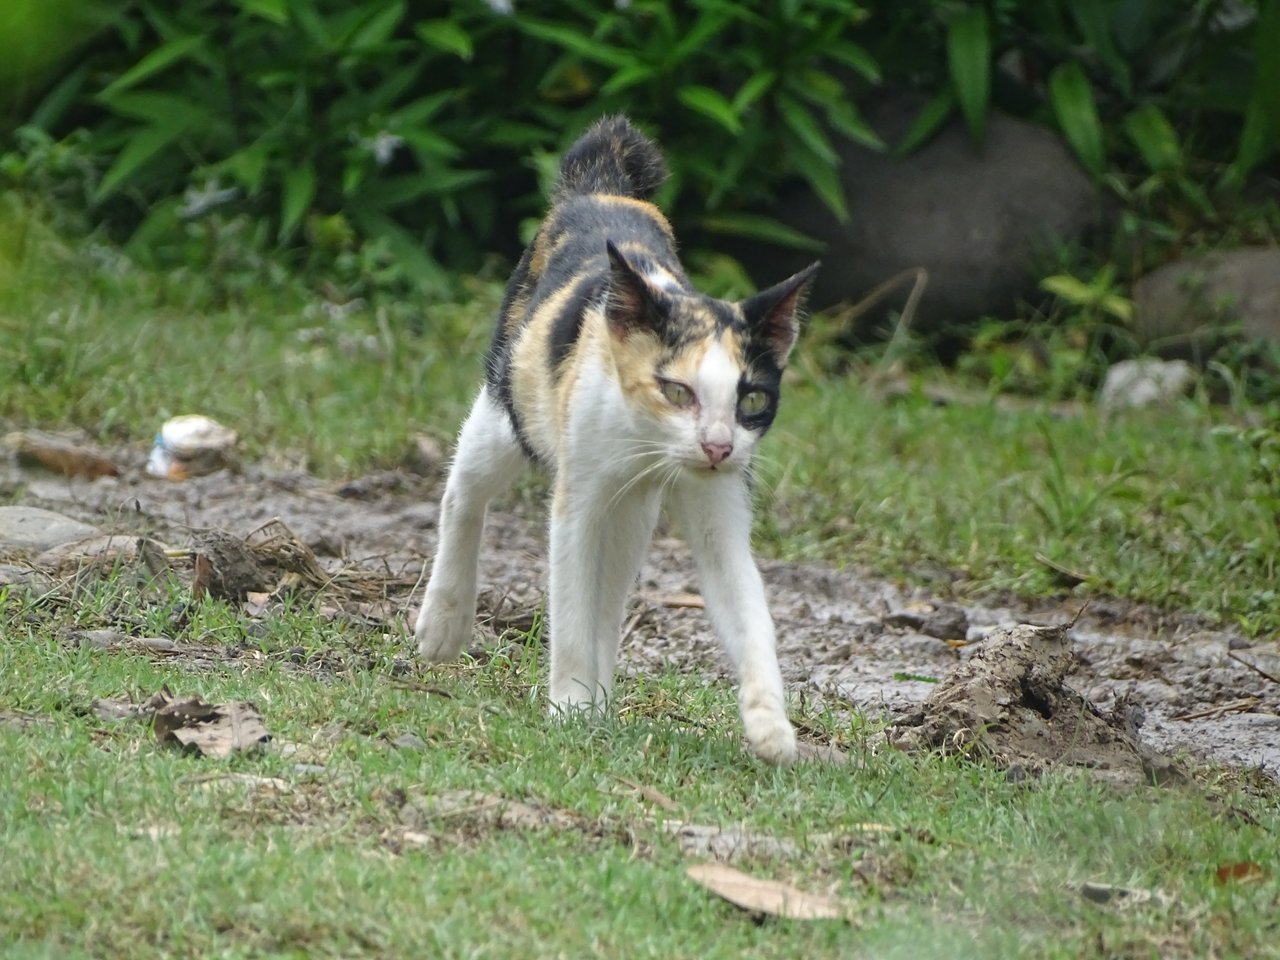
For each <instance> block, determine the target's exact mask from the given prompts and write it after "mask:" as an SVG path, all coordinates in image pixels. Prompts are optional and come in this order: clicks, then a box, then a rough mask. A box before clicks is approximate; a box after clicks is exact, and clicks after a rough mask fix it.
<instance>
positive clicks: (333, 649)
mask: <svg viewBox="0 0 1280 960" xmlns="http://www.w3.org/2000/svg"><path fill="white" fill-rule="evenodd" d="M96 589H98V590H99V591H101V593H100V595H99V596H98V597H96V598H94V599H95V601H96V606H97V607H98V608H106V607H113V608H115V609H129V608H131V607H132V606H133V605H142V604H146V603H151V602H155V600H156V598H154V597H151V598H147V597H144V596H143V595H141V594H138V593H137V592H136V589H135V588H126V587H123V586H121V585H118V584H105V585H101V586H99V587H98V588H96ZM0 617H3V619H4V621H5V622H6V623H7V624H8V630H9V642H7V643H6V644H5V645H4V647H3V648H2V650H0V704H4V706H5V710H6V713H7V716H6V719H5V720H3V721H0V782H3V783H4V784H5V786H4V787H3V789H0V805H2V806H3V809H4V816H3V818H0V824H2V826H0V830H2V831H3V846H4V850H5V852H6V869H5V872H4V876H3V878H0V917H3V918H4V919H3V921H2V922H0V942H3V943H4V944H5V949H4V952H5V955H6V956H19V957H26V956H30V957H36V956H50V957H52V956H59V957H61V956H130V957H151V956H155V957H161V956H202V957H250V956H252V957H290V956H313V957H350V956H403V955H409V954H410V953H418V954H422V953H427V954H430V955H433V956H445V957H489V956H492V957H502V956H511V955H520V956H584V955H606V956H628V957H648V956H654V957H738V956H744V955H747V956H760V957H792V956H800V955H803V956H815V957H821V956H875V957H886V956H888V957H916V956H922V955H928V954H930V953H941V954H943V955H946V956H955V957H966V956H972V957H998V956H1034V957H1079V956H1162V957H1168V956H1205V955H1219V956H1277V955H1280V952H1278V951H1277V950H1276V946H1275V944H1276V943H1277V942H1280V941H1277V933H1280V930H1278V929H1277V922H1276V917H1277V912H1276V909H1275V908H1276V902H1277V898H1278V897H1280V851H1278V849H1277V847H1276V844H1275V842H1274V829H1275V826H1276V823H1277V813H1280V809H1278V805H1277V799H1276V797H1275V796H1274V795H1273V796H1272V797H1271V798H1270V799H1266V798H1265V797H1263V796H1259V795H1253V794H1249V793H1245V792H1241V791H1239V790H1238V789H1237V787H1238V785H1237V784H1233V782H1232V781H1231V780H1230V779H1223V780H1216V781H1215V780H1212V779H1209V780H1205V781H1204V782H1202V783H1201V784H1199V785H1198V786H1195V787H1188V788H1185V789H1180V790H1174V789H1166V790H1158V791H1157V790H1142V791H1139V792H1136V793H1133V794H1131V795H1128V796H1122V795H1117V794H1115V793H1113V792H1110V791H1108V790H1106V789H1104V788H1102V787H1099V786H1098V785H1096V784H1094V783H1091V782H1090V781H1089V780H1087V779H1086V778H1084V777H1079V776H1073V777H1052V778H1048V779H1045V780H1043V781H1039V782H1032V783H1026V784H1021V785H1013V784H1011V783H1009V782H1008V781H1007V780H1006V779H1005V778H1004V777H1003V776H1002V775H1001V774H1000V773H999V772H998V771H995V770H993V769H989V768H985V767H982V766H979V765H974V764H970V763H967V762H963V761H959V760H956V759H954V758H951V759H942V758H938V757H931V756H923V757H912V756H907V755H904V754H900V753H897V752H895V751H892V750H885V749H877V748H875V747H874V739H873V734H874V731H872V730H869V729H868V728H867V727H866V726H865V725H864V724H863V723H862V722H861V721H860V720H858V719H857V718H856V717H851V716H849V715H845V714H841V713H837V712H822V713H811V714H810V715H809V716H806V717H803V718H802V719H803V720H804V722H805V723H806V724H807V725H808V726H809V727H810V728H813V729H816V730H819V731H822V733H823V735H824V736H828V737H831V738H833V739H834V741H835V742H837V743H838V744H840V745H842V746H843V748H844V749H845V750H846V751H847V752H848V753H849V754H850V756H851V757H852V763H851V764H850V765H849V766H845V767H840V766H833V765H826V764H808V765H802V766H799V767H795V768H791V769H786V770H777V769H771V768H768V767H766V766H764V765H763V764H761V763H759V762H758V761H756V760H754V759H753V758H751V757H750V756H749V755H748V754H746V753H745V751H744V750H743V748H742V745H741V743H740V741H739V737H738V734H737V724H736V718H735V707H734V702H733V694H732V690H730V689H728V688H727V687H723V686H714V687H708V686H706V685H704V684H703V683H701V682H700V681H698V680H696V679H691V678H687V677H681V676H675V675H672V676H666V677H660V678H656V679H654V678H648V679H643V680H641V679H631V680H624V681H623V683H622V686H621V688H620V699H619V704H618V715H617V717H615V718H614V719H610V720H606V721H596V722H587V721H580V722H574V723H560V722H555V721H552V720H550V719H549V718H548V717H547V716H546V715H545V712H544V708H543V706H542V702H541V699H540V697H539V696H538V694H537V691H538V688H539V686H540V684H542V683H543V682H545V671H544V664H543V662H542V661H543V658H542V657H541V656H540V653H541V651H540V649H539V647H538V646H537V645H536V643H535V644H534V645H532V646H530V647H526V648H524V649H525V651H526V652H525V655H524V656H521V657H518V658H514V659H513V658H511V657H508V656H503V655H499V656H496V657H494V658H492V659H491V660H489V661H488V662H487V663H478V662H474V661H467V662H463V663H460V664H455V665H451V666H446V667H439V668H435V669H433V670H431V671H423V672H422V673H421V675H417V676H410V677H407V678H406V677H405V676H404V675H403V672H402V670H401V669H398V667H397V664H398V661H397V654H398V653H399V652H400V646H399V645H398V644H396V643H394V642H390V641H388V639H386V638H384V637H383V636H382V635H380V634H363V635H353V634H352V633H351V632H350V630H346V631H342V630H337V629H335V628H334V627H333V626H332V625H331V624H328V623H327V622H325V621H323V620H322V619H321V618H319V617H316V616H315V615H313V614H308V613H306V612H299V613H297V614H295V615H294V617H295V626H296V627H297V628H298V633H299V634H300V635H301V636H303V637H305V638H306V639H305V641H304V645H305V647H306V652H307V658H308V659H313V658H314V657H315V656H316V655H318V654H320V653H321V652H323V653H324V657H323V659H322V661H317V662H321V664H322V665H321V666H298V665H296V664H295V663H294V660H296V659H297V657H296V656H295V651H292V650H291V649H290V648H289V647H288V646H287V645H286V644H285V643H283V642H282V643H281V644H280V645H279V646H272V645H270V644H269V643H263V642H262V641H259V640H250V639H249V635H250V634H249V631H248V629H247V628H248V626H249V625H248V622H247V620H246V618H245V617H244V616H243V615H242V614H240V613H238V612H236V611H235V610H232V609H231V608H228V607H226V606H224V605H218V604H210V605H206V606H205V607H203V608H202V609H201V611H200V613H199V615H198V616H197V617H196V618H195V619H194V621H193V623H192V624H191V627H190V630H189V637H184V639H190V640H193V641H198V640H200V639H202V638H209V637H216V638H217V645H218V647H219V649H224V650H225V651H226V652H225V653H224V654H223V655H221V656H218V657H215V658H214V662H212V663H205V664H204V665H203V666H202V667H197V666H196V665H194V664H193V662H192V661H191V660H190V659H183V658H177V659H174V658H166V659H156V657H155V655H148V654H146V653H143V652H139V651H130V650H129V649H127V648H126V649H119V650H101V649H96V648H93V647H90V646H78V645H77V644H76V643H75V642H74V641H72V640H69V639H68V637H69V634H68V633H67V631H68V630H70V629H71V628H73V627H75V626H77V625H78V624H79V623H81V622H83V620H82V617H81V615H80V614H79V613H78V612H77V611H76V610H74V609H72V608H70V607H67V608H61V609H58V608H50V607H48V606H46V605H40V604H32V603H27V602H22V601H18V600H16V599H14V598H10V599H9V600H8V601H6V602H4V603H3V604H2V605H0ZM60 638H61V639H60ZM517 649H519V648H517ZM163 684H168V685H169V686H170V687H171V688H172V689H173V690H174V691H175V692H179V693H185V692H190V691H192V690H196V689H198V690H199V692H200V693H201V694H202V695H203V696H205V697H206V698H207V699H209V700H211V701H218V702H220V701H223V700H230V699H242V698H243V699H251V700H253V701H255V702H256V703H257V704H258V705H259V707H260V708H261V709H262V711H263V713H264V715H265V717H266V722H267V724H268V727H269V728H270V729H271V731H272V733H273V734H274V736H275V738H276V744H275V745H274V746H272V747H270V748H269V749H267V750H266V751H265V752H264V753H262V754H261V755H256V756H240V757H237V758H235V759H233V760H231V761H227V762H215V761H209V760H207V759H200V758H197V757H194V756H191V755H187V754H183V753H180V752H178V751H176V750H173V749H170V748H166V747H161V746H159V745H157V744H156V743H155V742H154V740H153V739H152V737H151V735H150V730H149V728H148V726H147V725H145V724H144V723H141V722H138V721H129V720H124V721H105V720H101V719H98V718H97V717H96V716H95V715H94V714H93V713H92V712H91V711H90V710H89V705H90V704H91V703H92V701H93V700H94V699H95V698H97V697H108V696H111V697H119V696H126V697H132V699H134V700H135V701H136V700H141V699H143V698H144V697H145V696H146V695H147V694H149V693H150V692H152V691H154V690H155V689H158V688H159V687H160V686H161V685H163ZM432 691H434V692H432ZM673 704H678V712H679V713H680V714H681V715H682V716H683V721H682V722H680V723H673V722H672V721H671V713H672V707H673ZM15 712H21V713H22V714H25V715H26V716H28V717H30V718H31V719H30V721H29V722H27V723H23V724H20V723H18V722H17V721H16V720H14V719H12V714H13V713H15ZM405 734H413V735H415V736H417V737H418V738H420V740H421V743H422V747H421V748H417V749H415V748H413V747H408V748H400V747H396V746H393V745H392V741H393V740H395V739H396V738H397V737H401V736H403V735H405ZM300 764H301V765H300ZM632 784H639V785H641V786H643V787H647V788H650V790H656V791H660V792H661V794H663V795H665V797H667V798H668V799H669V801H670V804H671V809H664V808H663V807H662V806H659V805H657V804H655V803H654V802H652V801H651V800H650V799H648V798H647V797H646V796H645V795H644V794H643V793H640V792H637V791H636V790H635V789H633V787H632ZM461 789H465V790H472V791H480V792H482V793H483V794H484V795H486V796H487V797H499V798H504V799H506V800H508V801H519V802H521V803H527V804H531V805H533V806H535V807H536V808H537V809H538V810H539V811H542V812H543V814H544V815H545V816H546V818H547V822H546V824H545V825H539V824H538V823H537V820H536V818H535V820H534V821H531V822H529V823H525V824H517V825H511V824H507V825H503V824H502V823H500V822H497V821H495V820H494V819H492V818H490V819H486V818H485V817H484V816H482V815H480V814H478V813H477V812H476V809H475V806H472V807H470V808H468V807H467V806H465V805H464V806H463V807H462V808H461V809H460V810H458V809H456V808H455V809H449V808H444V812H443V813H436V814H435V815H432V810H433V807H432V803H433V802H434V800H438V799H439V798H441V797H447V796H450V791H454V790H461ZM556 817H558V818H560V819H558V820H556V819H553V818H556ZM669 820H680V821H684V822H687V823H695V824H704V825H712V826H715V825H723V826H726V827H729V828H736V827H741V828H745V829H747V830H750V831H753V832H755V833H758V834H760V835H763V836H766V837H770V838H773V839H775V840H778V841H785V842H787V843H789V844H790V845H791V849H781V850H773V851H763V852H758V853H755V854H751V855H748V856H746V857H745V858H743V859H742V860H740V861H739V862H738V866H739V868H740V869H743V870H745V871H747V872H749V873H751V874H752V875H756V876H762V877H770V878H775V879H779V880H782V881H785V882H788V883H792V884H794V885H795V886H797V887H799V888H801V889H805V890H808V891H811V892H825V893H829V894H832V895H835V896H837V897H839V898H840V899H841V900H843V901H845V902H846V903H847V904H848V905H849V906H850V908H851V911H852V914H853V918H854V923H851V924H845V923H841V922H818V923H803V922H798V921H781V920H766V921H764V922H755V921H753V920H752V919H751V917H750V916H748V915H746V914H743V913H741V912H739V911H737V910H736V909H735V908H733V907H730V906H729V905H727V904H725V903H723V902H722V901H719V900H717V899H716V898H714V897H712V896H710V895H709V894H707V893H706V892H705V891H704V890H702V889H701V888H699V887H697V886H696V885H694V884H693V883H692V882H691V881H690V880H689V879H688V878H687V877H686V876H685V874H684V870H685V867H686V866H687V865H689V864H690V863H692V862H697V861H699V860H702V859H705V856H698V855H696V854H695V855H693V856H689V855H687V854H686V853H684V852H683V851H682V850H681V848H680V846H679V844H678V842H677V840H676V839H675V838H674V837H673V836H671V835H670V833H669V832H668V831H667V830H665V829H664V828H663V823H664V822H665V821H669ZM566 822H568V823H569V824H570V825H569V826H568V827H566V826H565V823H566ZM868 823H875V824H880V825H882V827H880V828H876V829H870V828H868V827H867V826H866V824H868ZM1236 863H1250V864H1254V865H1256V869H1257V871H1258V875H1257V876H1255V877H1251V878H1247V879H1246V880H1245V881H1230V882H1227V883H1221V882H1219V880H1218V877H1217V871H1218V868H1219V867H1222V866H1229V865H1231V864H1236ZM1085 881H1097V882H1104V883H1110V884H1117V885H1120V886H1124V887H1126V888H1131V889H1135V890H1142V891H1152V892H1157V891H1158V896H1157V897H1156V898H1155V899H1153V900H1151V901H1149V902H1148V903H1146V904H1139V905H1135V906H1133V907H1130V908H1117V907H1114V906H1099V905H1097V904H1094V903H1092V902H1090V901H1088V900H1087V899H1085V898H1084V897H1082V896H1081V894H1080V892H1079V890H1080V886H1081V884H1082V883H1083V882H1085Z"/></svg>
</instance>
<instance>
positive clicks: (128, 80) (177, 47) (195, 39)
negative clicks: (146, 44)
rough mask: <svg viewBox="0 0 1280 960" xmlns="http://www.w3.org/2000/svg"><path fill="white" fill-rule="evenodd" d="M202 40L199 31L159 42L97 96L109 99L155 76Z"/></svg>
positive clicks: (202, 41) (200, 43) (196, 46)
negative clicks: (158, 44) (187, 35)
mask: <svg viewBox="0 0 1280 960" xmlns="http://www.w3.org/2000/svg"><path fill="white" fill-rule="evenodd" d="M204 41H205V36H204V34H202V33H200V34H193V35H191V36H189V37H179V38H178V39H177V40H170V41H169V42H168V43H162V44H160V46H158V47H156V48H155V49H154V50H152V51H151V52H150V53H148V54H147V55H146V56H145V57H143V58H142V59H141V60H139V61H138V62H137V63H135V64H134V65H133V66H132V67H130V68H129V69H128V70H126V71H125V72H124V73H122V74H120V76H118V77H116V78H115V80H113V81H111V83H109V84H107V86H106V87H104V88H103V90H102V92H101V93H100V94H99V96H101V97H102V98H104V99H110V98H111V97H112V96H114V95H115V94H118V93H121V92H122V91H124V90H128V89H129V88H130V87H133V86H136V85H137V84H139V83H141V82H142V81H143V80H146V79H147V78H148V77H152V76H155V75H156V74H157V73H159V72H160V71H161V70H164V69H165V68H166V67H168V66H170V65H171V64H174V63H177V62H178V61H179V60H181V59H183V58H184V57H185V56H187V54H189V53H191V52H192V51H193V50H195V49H196V48H198V47H199V46H201V45H202V44H203V43H204Z"/></svg>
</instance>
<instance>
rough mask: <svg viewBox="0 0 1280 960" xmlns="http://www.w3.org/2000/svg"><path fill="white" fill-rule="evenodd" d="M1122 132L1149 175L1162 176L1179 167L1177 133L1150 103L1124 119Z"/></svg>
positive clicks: (1160, 112) (1179, 157) (1179, 152)
mask: <svg viewBox="0 0 1280 960" xmlns="http://www.w3.org/2000/svg"><path fill="white" fill-rule="evenodd" d="M1124 130H1125V133H1127V134H1128V135H1129V139H1130V140H1131V141H1133V145H1134V146H1135V147H1137V148H1138V152H1139V153H1141V154H1142V159H1143V161H1144V162H1145V163H1146V165H1147V166H1148V167H1149V168H1150V169H1151V170H1152V172H1154V173H1164V172H1165V171H1168V170H1176V169H1177V168H1178V167H1180V166H1182V146H1181V144H1179V142H1178V134H1177V131H1175V130H1174V129H1173V125H1172V124H1171V123H1169V120H1168V118H1167V117H1166V116H1165V115H1164V111H1162V110H1161V109H1160V108H1159V107H1157V106H1156V105H1155V104H1154V103H1148V104H1146V105H1144V106H1141V107H1139V108H1138V109H1137V110H1134V111H1133V112H1132V113H1130V114H1129V115H1128V116H1127V117H1125V118H1124Z"/></svg>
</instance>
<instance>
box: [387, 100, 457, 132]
mask: <svg viewBox="0 0 1280 960" xmlns="http://www.w3.org/2000/svg"><path fill="white" fill-rule="evenodd" d="M453 99H454V91H453V90H441V91H440V92H439V93H429V94H427V95H426V96H425V97H419V98H418V99H417V100H414V101H413V102H412V103H406V104H405V105H404V106H403V107H401V108H400V109H399V110H397V111H396V112H395V113H393V114H391V123H392V126H393V128H395V129H396V130H397V131H399V129H400V128H401V127H420V126H422V125H423V124H425V123H426V122H427V121H429V120H431V119H432V118H433V117H434V116H435V115H436V114H438V113H439V112H440V111H441V110H443V109H444V108H445V106H446V105H447V104H448V103H449V102H450V101H452V100H453Z"/></svg>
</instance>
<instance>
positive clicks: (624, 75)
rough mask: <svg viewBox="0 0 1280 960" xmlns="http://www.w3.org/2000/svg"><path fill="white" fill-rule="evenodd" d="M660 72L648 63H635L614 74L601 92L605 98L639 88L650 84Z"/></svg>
mask: <svg viewBox="0 0 1280 960" xmlns="http://www.w3.org/2000/svg"><path fill="white" fill-rule="evenodd" d="M657 73H658V71H657V70H656V69H655V68H654V67H651V66H650V65H649V64H647V63H633V64H631V66H629V67H623V68H622V69H621V70H619V71H617V72H616V73H614V75H613V76H612V77H610V78H609V79H608V80H607V81H605V83H604V85H603V86H602V87H601V88H600V92H601V93H602V94H604V95H605V96H608V95H610V94H614V93H621V92H622V91H623V90H630V89H631V88H632V87H636V86H639V85H640V84H642V83H648V82H649V81H650V80H652V79H653V78H654V77H655V76H656V75H657Z"/></svg>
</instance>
